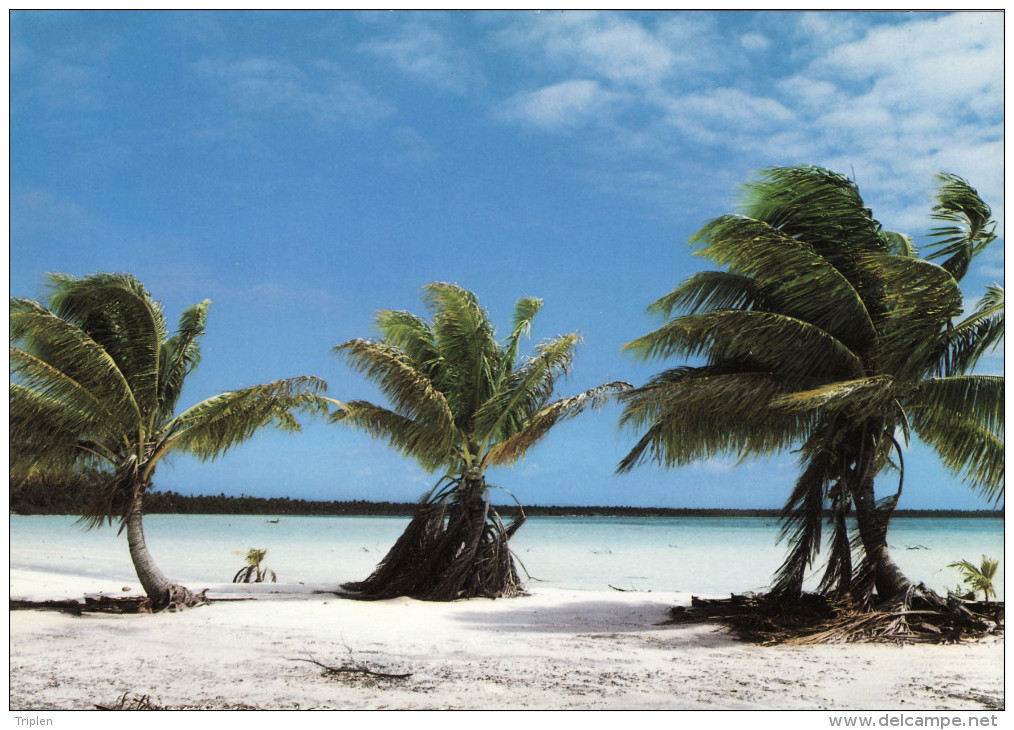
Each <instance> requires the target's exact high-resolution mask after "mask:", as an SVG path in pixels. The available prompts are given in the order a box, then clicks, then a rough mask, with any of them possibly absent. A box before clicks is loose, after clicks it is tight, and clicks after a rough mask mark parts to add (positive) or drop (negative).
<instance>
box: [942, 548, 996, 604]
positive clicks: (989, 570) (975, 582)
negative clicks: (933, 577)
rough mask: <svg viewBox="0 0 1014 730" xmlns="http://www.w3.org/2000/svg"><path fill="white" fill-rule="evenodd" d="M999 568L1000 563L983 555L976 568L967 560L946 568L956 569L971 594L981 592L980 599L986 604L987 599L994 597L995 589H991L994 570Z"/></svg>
mask: <svg viewBox="0 0 1014 730" xmlns="http://www.w3.org/2000/svg"><path fill="white" fill-rule="evenodd" d="M999 566H1000V561H999V560H997V559H996V558H987V557H986V556H985V555H983V556H982V561H981V562H980V563H979V565H978V566H976V565H974V564H973V563H970V562H969V561H967V560H959V561H957V562H956V563H951V564H950V565H948V566H947V567H948V568H958V569H960V570H961V572H962V573H963V574H964V576H965V581H964V582H965V583H966V584H968V585H969V586H970V587H971V588H972V594H973V597H974V594H975V592H976V591H982V599H983V601H985V602H986V603H989V597H990V596H993V597H994V598H995V597H996V588H994V587H993V579H994V578H995V577H996V569H997V568H998V567H999Z"/></svg>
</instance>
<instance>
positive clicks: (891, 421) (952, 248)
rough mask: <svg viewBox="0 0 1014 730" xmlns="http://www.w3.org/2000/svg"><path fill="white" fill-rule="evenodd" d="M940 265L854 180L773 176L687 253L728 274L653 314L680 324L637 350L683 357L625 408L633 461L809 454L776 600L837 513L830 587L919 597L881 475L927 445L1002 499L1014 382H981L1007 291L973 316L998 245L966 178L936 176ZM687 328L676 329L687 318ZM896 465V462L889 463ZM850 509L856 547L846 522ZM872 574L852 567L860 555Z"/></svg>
mask: <svg viewBox="0 0 1014 730" xmlns="http://www.w3.org/2000/svg"><path fill="white" fill-rule="evenodd" d="M939 179H940V182H941V187H940V189H939V192H938V198H937V204H936V207H935V208H934V213H933V217H934V218H935V219H936V220H938V221H941V222H942V223H943V225H941V226H939V227H938V228H936V229H934V230H933V231H932V232H931V235H930V243H929V246H930V248H931V251H932V252H931V255H930V256H929V257H928V259H941V258H942V259H945V260H944V261H943V263H942V264H939V265H938V264H936V263H932V262H931V261H929V260H926V259H921V258H919V257H918V253H917V251H916V248H915V246H914V244H913V243H912V241H911V240H910V239H909V238H908V237H906V236H903V235H900V234H897V233H892V232H887V231H884V230H883V229H882V228H881V225H880V224H879V223H878V222H877V221H876V220H874V219H873V218H872V216H871V212H870V211H869V209H867V208H866V207H865V205H864V204H863V201H862V199H861V198H860V196H859V192H858V189H857V188H856V186H855V184H854V183H852V182H851V181H850V180H848V179H846V178H845V177H842V176H840V175H837V174H834V173H832V172H829V171H827V170H823V169H820V168H815V167H793V168H773V169H769V170H767V171H765V172H764V173H763V174H762V175H761V176H760V178H759V179H758V180H757V181H755V182H754V183H753V184H751V185H749V186H748V187H747V201H746V202H747V204H746V206H745V210H744V214H743V215H725V216H722V217H719V218H717V219H715V220H712V221H711V222H709V223H708V224H706V225H705V226H704V228H703V229H702V230H701V231H700V232H699V233H698V234H696V235H695V236H694V237H693V239H691V243H704V244H706V246H705V247H704V248H703V249H702V250H700V251H699V254H700V255H702V256H704V257H706V258H708V259H710V260H711V261H712V262H714V263H716V264H718V265H719V266H723V267H725V270H721V271H705V272H701V273H698V274H695V275H693V276H691V277H690V278H689V279H688V280H687V281H685V282H684V283H683V284H681V285H680V286H678V287H677V288H676V289H675V290H673V291H672V292H670V293H669V294H668V295H666V296H665V297H662V298H661V299H659V300H658V301H656V302H655V303H654V304H653V305H652V307H651V309H652V310H654V312H656V313H657V314H660V315H661V316H662V317H664V318H666V319H667V321H666V322H665V323H664V324H663V325H662V326H661V327H659V328H658V329H656V330H655V331H653V332H651V333H649V334H647V335H644V336H643V337H640V338H638V339H636V340H634V341H633V342H631V343H629V344H628V345H626V349H627V350H628V351H630V352H631V353H633V354H634V355H635V356H637V357H639V358H641V359H651V358H668V357H672V356H683V357H688V358H702V359H703V363H701V364H697V365H693V366H691V365H685V366H680V367H676V368H673V369H670V370H666V371H665V372H663V373H661V374H659V375H657V376H656V377H654V378H653V379H652V380H651V381H650V382H648V383H647V384H645V385H644V386H642V387H640V388H637V389H636V390H634V391H632V392H630V393H627V394H624V396H623V399H624V400H625V408H624V413H623V416H622V422H623V423H625V424H626V425H627V426H629V427H632V428H634V429H636V430H637V431H639V432H642V431H643V435H642V436H641V438H640V440H639V442H638V443H637V445H636V446H635V447H634V449H633V450H632V451H631V452H630V453H629V454H628V455H627V457H626V458H625V459H624V460H623V461H622V462H621V464H620V467H619V468H620V470H621V471H627V470H630V469H632V468H633V467H634V466H635V465H637V464H639V463H641V462H642V461H644V460H646V459H652V460H655V461H657V462H659V463H661V464H664V465H668V466H682V465H685V464H688V463H690V462H692V461H694V460H698V459H705V458H710V457H713V456H716V455H718V454H720V453H732V454H735V455H737V456H739V457H740V458H745V457H748V456H751V455H760V454H768V453H772V452H777V451H781V450H785V449H789V448H793V447H794V448H797V449H798V453H799V455H800V457H799V458H800V476H799V478H798V480H797V481H796V484H795V487H794V489H793V491H792V493H791V495H790V496H789V499H788V501H787V503H786V506H785V509H784V512H783V537H787V538H788V539H789V543H790V545H791V548H790V552H789V555H788V557H787V559H786V561H785V563H784V564H783V565H782V567H781V569H780V570H779V572H778V575H777V576H776V581H775V592H776V593H781V592H788V593H794V594H798V593H799V592H800V590H801V588H802V581H803V575H804V571H805V570H806V568H807V567H809V565H810V564H811V563H812V561H813V560H814V558H815V556H816V554H817V552H818V550H819V548H820V544H821V524H822V522H823V518H822V515H823V514H824V512H825V510H828V509H830V513H831V515H832V516H831V518H830V523H831V527H832V535H831V540H830V548H831V550H830V556H829V559H828V563H827V568H826V571H825V573H824V577H823V581H822V583H821V585H820V590H821V591H823V592H832V591H833V592H836V593H838V594H845V593H853V594H855V595H858V596H860V597H865V598H872V595H873V591H874V590H875V592H876V594H877V595H878V596H879V597H880V598H881V599H889V598H893V597H897V596H900V595H904V594H906V592H907V591H908V590H909V588H910V587H911V583H910V582H909V581H908V579H907V578H906V577H905V576H904V574H903V573H902V572H901V571H900V570H899V569H898V567H897V565H896V564H895V562H894V561H893V559H892V558H891V555H890V553H889V551H888V548H887V537H886V536H887V522H888V519H889V517H890V514H891V511H892V510H893V508H894V505H895V504H896V503H897V500H898V497H899V496H900V490H901V483H900V481H899V485H898V490H897V493H896V494H893V495H890V496H887V497H884V498H883V499H881V500H879V501H878V500H877V499H876V498H875V494H874V478H875V477H876V476H877V475H878V473H880V472H881V470H882V469H884V468H885V467H888V466H897V467H898V468H899V471H900V469H901V467H902V462H901V458H902V448H901V445H900V443H899V438H900V439H902V440H904V441H907V440H908V438H909V435H910V432H913V431H914V432H915V433H916V434H917V435H918V436H919V437H920V438H922V439H923V440H924V441H925V442H926V443H928V444H929V445H930V446H932V447H933V448H934V449H935V450H936V452H937V454H938V455H939V456H940V457H941V459H942V461H943V462H944V464H945V465H946V466H947V467H948V468H950V469H951V470H952V471H953V472H955V473H958V474H960V475H961V476H962V477H963V478H964V480H965V481H966V482H968V483H969V484H970V485H971V486H972V487H973V488H975V489H978V490H980V492H981V493H982V494H983V495H984V496H985V497H986V498H987V499H991V500H994V501H998V500H1000V499H1001V498H1002V496H1003V413H1004V412H1003V378H1002V377H992V376H986V375H976V374H969V373H970V371H971V370H972V368H973V367H974V366H975V363H976V361H977V360H978V359H979V357H980V356H981V355H982V354H983V353H985V352H987V351H989V350H990V349H992V347H993V346H995V345H996V344H997V342H998V341H999V340H1000V339H1001V338H1002V337H1003V289H1002V288H1000V287H997V286H994V287H989V288H988V289H987V292H986V295H985V297H983V299H982V300H981V302H980V304H979V306H978V307H977V308H976V309H975V311H973V312H972V313H971V314H970V315H969V316H968V317H966V318H965V319H963V320H959V321H955V320H956V319H957V318H958V317H959V316H960V315H961V314H962V293H961V289H960V288H959V285H958V282H959V281H960V279H961V277H962V276H963V275H964V273H965V272H966V271H967V270H968V265H969V262H970V261H971V260H972V258H973V257H974V256H975V255H976V254H977V253H979V252H980V251H982V250H983V248H984V247H985V246H987V245H988V244H989V243H990V242H991V241H992V240H993V239H994V238H995V236H994V234H993V224H992V221H991V220H990V211H989V208H988V206H986V205H985V203H983V202H982V200H981V199H980V198H979V196H978V194H977V193H976V192H975V190H973V189H972V188H971V187H970V186H969V185H968V183H967V182H965V181H964V180H962V179H960V178H957V177H955V176H953V175H941V176H940V177H939ZM677 314H678V316H674V315H677ZM895 457H896V458H897V463H895V461H894V458H895ZM853 508H854V510H855V519H856V524H857V527H858V531H857V532H858V534H857V536H856V539H855V543H854V544H853V542H852V541H851V540H850V537H849V534H848V529H847V522H846V517H847V516H848V515H849V514H850V511H851V509H853ZM853 546H854V547H856V548H859V547H861V553H862V556H863V559H862V561H861V562H860V564H859V565H858V566H856V567H855V568H854V567H853V564H852V547H853Z"/></svg>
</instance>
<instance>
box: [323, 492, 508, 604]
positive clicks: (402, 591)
mask: <svg viewBox="0 0 1014 730" xmlns="http://www.w3.org/2000/svg"><path fill="white" fill-rule="evenodd" d="M524 520H525V515H524V512H523V511H522V512H521V513H520V515H519V516H518V517H517V518H516V519H515V520H513V521H512V522H511V524H510V525H509V526H505V525H504V523H503V521H502V520H501V519H500V516H499V515H498V514H497V512H496V510H495V509H494V508H493V506H492V505H490V504H489V501H488V500H486V499H471V500H461V501H458V500H446V501H445V500H440V501H436V502H432V501H431V502H426V503H423V504H421V505H420V506H419V508H418V509H417V510H416V513H415V516H413V517H412V521H411V522H410V523H409V525H408V527H407V528H406V529H405V532H403V533H402V535H401V537H400V538H398V541H397V542H396V543H395V544H394V546H393V547H392V548H391V550H390V551H389V552H388V553H387V555H386V556H385V557H384V559H383V560H382V561H381V562H380V564H379V565H378V566H377V568H376V570H374V572H373V574H372V575H370V577H369V578H367V579H366V580H363V581H359V582H354V583H346V584H344V585H343V586H342V588H343V590H345V591H347V593H346V594H345V595H346V596H347V597H350V598H361V599H382V598H394V597H395V596H409V597H411V598H418V599H422V600H426V601H453V600H456V599H459V598H480V597H483V598H509V597H513V596H518V595H522V594H524V588H523V586H522V582H521V579H520V578H519V576H518V571H517V568H516V566H515V562H514V556H513V555H512V554H511V551H510V548H509V547H508V540H509V539H510V537H511V536H512V535H513V534H514V532H516V531H517V529H518V528H519V527H520V526H521V524H522V523H523V522H524Z"/></svg>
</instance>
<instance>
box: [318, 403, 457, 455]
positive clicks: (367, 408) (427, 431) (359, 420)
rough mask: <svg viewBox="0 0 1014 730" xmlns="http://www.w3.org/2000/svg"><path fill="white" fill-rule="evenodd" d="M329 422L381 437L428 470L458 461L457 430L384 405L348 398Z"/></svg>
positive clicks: (376, 437) (374, 436) (377, 437)
mask: <svg viewBox="0 0 1014 730" xmlns="http://www.w3.org/2000/svg"><path fill="white" fill-rule="evenodd" d="M331 422H332V423H343V424H346V425H349V426H352V427H354V428H357V429H359V430H360V431H363V432H364V433H367V434H369V435H370V436H372V437H373V438H375V439H384V440H385V441H387V443H388V444H389V445H390V446H391V447H392V448H394V449H395V450H397V451H398V452H400V453H402V454H404V455H405V456H409V457H411V458H413V459H415V460H416V461H418V462H419V463H420V464H421V465H422V466H423V468H425V469H427V470H428V471H436V470H437V469H445V468H451V467H454V466H457V464H458V462H459V460H460V450H459V448H458V446H459V444H458V441H459V440H460V438H461V434H460V433H459V432H458V431H457V429H454V428H453V427H452V428H444V429H434V428H431V427H429V426H427V425H424V424H420V423H418V422H417V421H413V420H412V419H410V418H407V417H405V416H403V415H402V414H400V413H396V412H394V411H392V410H389V409H387V408H383V407H381V406H377V405H374V404H373V403H370V402H368V401H349V402H347V403H344V404H343V408H342V409H341V410H340V411H338V412H337V413H335V414H334V415H333V416H332V417H331Z"/></svg>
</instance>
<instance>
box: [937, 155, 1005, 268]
mask: <svg viewBox="0 0 1014 730" xmlns="http://www.w3.org/2000/svg"><path fill="white" fill-rule="evenodd" d="M937 179H938V180H939V181H940V189H939V190H938V192H937V204H936V205H935V206H934V207H933V218H934V219H935V220H938V221H940V222H941V223H943V224H945V225H942V226H938V227H937V228H934V229H933V231H932V232H931V233H930V235H931V237H932V238H933V239H935V240H934V241H933V242H932V243H931V244H930V247H931V248H932V249H933V250H932V251H931V253H930V254H929V255H928V256H927V258H928V259H930V260H935V259H946V260H945V261H944V262H943V263H942V264H941V266H943V268H944V269H946V270H947V271H949V272H950V273H951V274H952V275H953V276H954V278H955V279H956V280H958V281H960V280H961V279H962V278H963V277H964V276H965V274H966V273H967V272H968V267H969V265H970V264H971V262H972V259H973V258H974V257H975V256H976V255H977V254H978V253H979V252H981V251H982V250H983V249H984V248H985V247H986V246H988V245H989V244H990V243H992V242H993V241H994V240H995V239H996V233H995V229H996V223H995V222H994V221H993V219H992V216H993V212H992V210H990V207H989V206H988V205H986V203H985V202H984V201H983V200H982V198H981V197H979V193H978V192H976V190H975V188H973V187H972V186H971V185H969V184H968V182H967V181H966V180H964V179H962V178H960V177H958V176H957V175H952V174H949V173H941V174H939V175H937Z"/></svg>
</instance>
